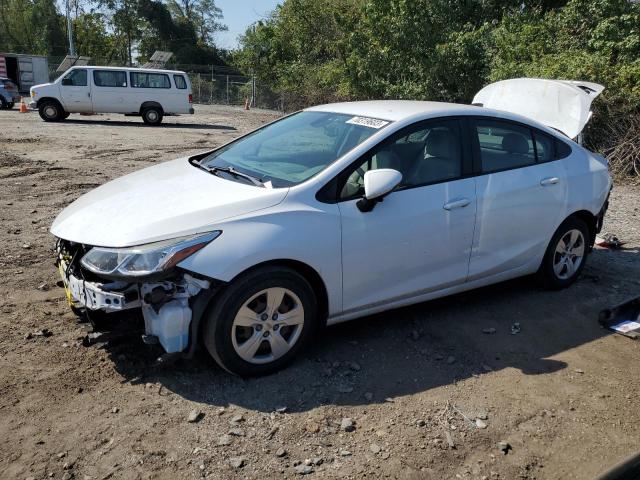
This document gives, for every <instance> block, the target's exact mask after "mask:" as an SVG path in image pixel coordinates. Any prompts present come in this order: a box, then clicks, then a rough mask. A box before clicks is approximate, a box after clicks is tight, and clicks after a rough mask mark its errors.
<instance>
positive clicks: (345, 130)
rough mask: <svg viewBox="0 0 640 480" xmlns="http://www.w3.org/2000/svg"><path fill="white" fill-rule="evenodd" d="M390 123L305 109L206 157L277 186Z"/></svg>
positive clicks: (314, 170)
mask: <svg viewBox="0 0 640 480" xmlns="http://www.w3.org/2000/svg"><path fill="white" fill-rule="evenodd" d="M389 123H390V122H388V121H385V120H378V119H374V118H367V117H357V116H353V115H345V114H340V113H332V112H299V113H296V114H294V115H291V116H289V117H286V118H284V119H282V120H280V121H278V122H275V123H272V124H270V125H267V126H266V127H264V128H261V129H260V130H257V131H255V132H253V133H251V134H249V135H248V136H246V137H244V138H241V139H240V140H238V141H236V142H233V143H231V144H230V145H227V146H225V147H222V148H220V149H218V150H216V151H215V152H213V153H211V154H210V155H208V156H207V157H205V158H204V159H203V160H202V163H203V164H204V165H206V166H210V167H213V166H215V167H234V168H236V169H237V170H239V171H242V172H244V173H248V174H250V175H252V176H255V177H258V178H260V179H262V180H263V181H271V182H272V183H273V186H274V187H286V186H291V185H295V184H297V183H300V182H303V181H305V180H307V179H308V178H311V177H312V176H313V175H315V174H316V173H318V172H320V171H321V170H323V169H324V168H325V167H327V166H328V165H329V164H331V163H332V162H334V161H335V160H337V159H338V158H340V157H341V156H342V155H344V154H345V153H347V152H348V151H350V150H352V149H353V148H355V147H356V146H357V145H359V144H360V143H362V142H363V141H364V140H366V139H367V138H369V137H370V136H371V135H373V134H374V133H376V132H377V131H379V130H380V129H381V128H384V127H385V126H387V125H388V124H389Z"/></svg>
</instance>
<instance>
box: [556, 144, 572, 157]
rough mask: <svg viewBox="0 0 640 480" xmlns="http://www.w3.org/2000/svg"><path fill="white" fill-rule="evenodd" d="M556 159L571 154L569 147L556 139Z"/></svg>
mask: <svg viewBox="0 0 640 480" xmlns="http://www.w3.org/2000/svg"><path fill="white" fill-rule="evenodd" d="M555 143H556V159H560V158H565V157H568V156H569V155H571V147H570V146H569V145H567V144H566V143H564V142H561V141H560V140H556V142H555Z"/></svg>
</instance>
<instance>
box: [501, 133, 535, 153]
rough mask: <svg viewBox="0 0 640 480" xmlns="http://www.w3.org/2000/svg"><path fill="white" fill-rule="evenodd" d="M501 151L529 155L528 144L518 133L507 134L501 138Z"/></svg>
mask: <svg viewBox="0 0 640 480" xmlns="http://www.w3.org/2000/svg"><path fill="white" fill-rule="evenodd" d="M502 149H503V150H506V151H507V152H509V153H519V154H522V155H525V154H527V153H529V142H527V139H526V138H524V136H522V135H520V134H518V133H507V134H506V135H505V136H504V137H502Z"/></svg>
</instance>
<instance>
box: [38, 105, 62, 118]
mask: <svg viewBox="0 0 640 480" xmlns="http://www.w3.org/2000/svg"><path fill="white" fill-rule="evenodd" d="M38 113H39V114H40V118H42V119H43V120H44V121H45V122H57V121H58V120H60V119H61V118H62V114H63V113H64V110H63V109H62V107H61V106H60V105H59V104H58V103H56V102H48V101H47V102H43V103H42V104H41V105H40V106H39V107H38Z"/></svg>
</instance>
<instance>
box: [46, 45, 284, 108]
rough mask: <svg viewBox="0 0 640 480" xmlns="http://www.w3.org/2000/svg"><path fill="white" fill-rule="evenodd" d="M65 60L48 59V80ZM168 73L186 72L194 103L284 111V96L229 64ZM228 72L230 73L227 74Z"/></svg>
mask: <svg viewBox="0 0 640 480" xmlns="http://www.w3.org/2000/svg"><path fill="white" fill-rule="evenodd" d="M63 58H64V57H49V58H48V63H49V78H50V79H51V80H54V79H56V78H58V77H59V76H60V72H57V71H56V69H57V68H58V65H60V63H61V62H62V60H63ZM91 65H104V66H112V67H116V66H122V65H120V64H115V63H113V62H109V61H98V60H96V59H92V60H91ZM165 68H166V69H168V70H181V71H183V72H186V73H187V75H188V76H189V79H190V80H191V90H192V92H193V102H194V103H200V104H205V105H238V106H244V105H245V102H248V103H249V105H250V106H251V107H252V108H264V109H269V110H282V106H283V100H282V97H281V95H279V94H277V93H275V92H274V91H272V90H271V89H270V88H269V87H267V86H266V85H261V84H260V83H259V82H258V81H257V80H256V79H255V77H253V76H251V75H242V74H240V73H238V72H237V71H236V70H235V69H233V68H232V67H228V66H226V65H176V64H168V65H167V66H166V67H165ZM227 72H228V73H227Z"/></svg>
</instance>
